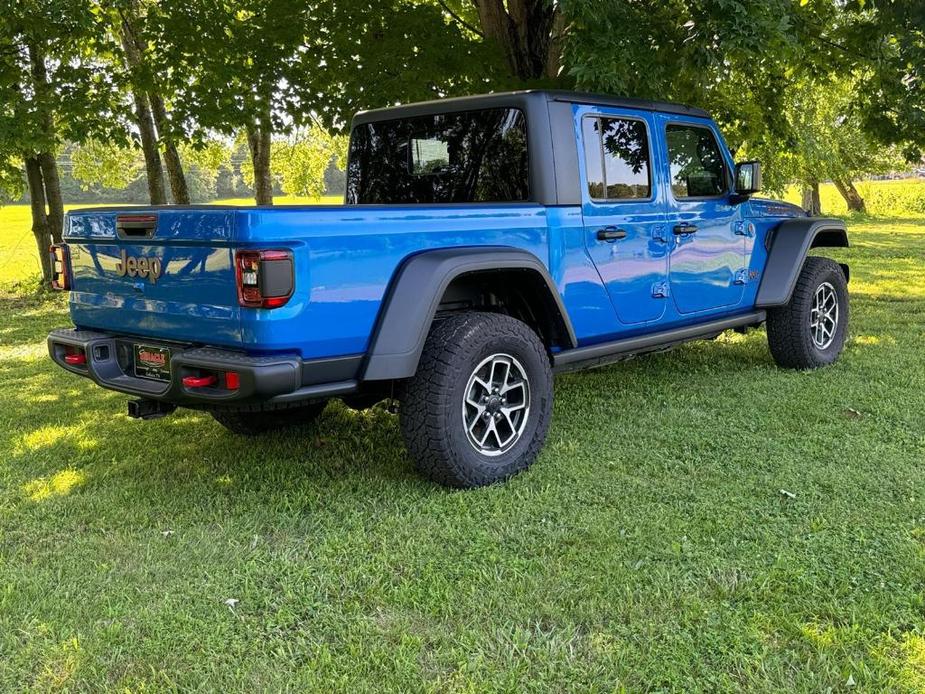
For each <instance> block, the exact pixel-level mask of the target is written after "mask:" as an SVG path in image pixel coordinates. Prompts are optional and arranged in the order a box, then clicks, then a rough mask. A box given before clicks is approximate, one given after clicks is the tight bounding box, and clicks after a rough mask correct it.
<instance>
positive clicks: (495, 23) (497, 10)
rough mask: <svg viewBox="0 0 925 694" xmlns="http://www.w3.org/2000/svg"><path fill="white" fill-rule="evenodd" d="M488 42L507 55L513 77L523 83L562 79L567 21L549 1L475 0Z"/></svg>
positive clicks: (506, 58)
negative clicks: (564, 36)
mask: <svg viewBox="0 0 925 694" xmlns="http://www.w3.org/2000/svg"><path fill="white" fill-rule="evenodd" d="M472 2H473V3H474V4H475V6H476V9H477V10H478V14H479V23H480V24H481V27H482V33H483V34H484V35H485V38H487V39H489V40H490V41H494V42H496V43H497V44H498V45H499V46H500V47H501V50H502V51H503V53H504V57H505V60H506V61H507V64H508V68H509V69H510V71H511V74H512V75H513V76H514V77H516V78H517V79H518V80H521V81H530V80H537V79H542V78H544V77H545V78H547V79H555V78H557V77H558V75H559V68H560V64H561V51H562V34H563V33H564V30H565V25H564V21H563V20H562V17H561V12H560V11H559V9H558V8H557V7H556V6H555V5H554V4H553V3H552V2H549V0H508V2H507V6H505V3H504V0H472Z"/></svg>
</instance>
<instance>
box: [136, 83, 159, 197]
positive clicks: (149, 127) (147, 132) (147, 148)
mask: <svg viewBox="0 0 925 694" xmlns="http://www.w3.org/2000/svg"><path fill="white" fill-rule="evenodd" d="M132 97H133V98H134V100H135V124H136V125H137V126H138V132H139V134H140V135H141V151H142V152H144V155H145V174H146V178H147V179H148V197H149V198H150V200H151V204H152V205H166V204H167V192H166V191H165V189H164V168H163V166H161V154H160V152H159V151H158V149H157V134H156V133H155V130H154V120H153V119H152V118H151V109H150V107H149V106H148V99H147V97H146V95H145V94H144V93H143V92H135V93H133V94H132Z"/></svg>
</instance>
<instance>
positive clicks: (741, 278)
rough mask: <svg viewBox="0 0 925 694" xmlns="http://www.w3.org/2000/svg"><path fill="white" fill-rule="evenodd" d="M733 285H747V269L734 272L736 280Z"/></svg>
mask: <svg viewBox="0 0 925 694" xmlns="http://www.w3.org/2000/svg"><path fill="white" fill-rule="evenodd" d="M733 284H748V269H747V268H742V269H741V270H736V278H735V282H734V283H733Z"/></svg>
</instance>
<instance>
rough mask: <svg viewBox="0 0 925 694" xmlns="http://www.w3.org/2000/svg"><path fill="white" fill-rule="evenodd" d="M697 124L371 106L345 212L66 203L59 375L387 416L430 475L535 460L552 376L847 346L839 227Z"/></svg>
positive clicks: (699, 114) (554, 98)
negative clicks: (389, 403) (716, 349)
mask: <svg viewBox="0 0 925 694" xmlns="http://www.w3.org/2000/svg"><path fill="white" fill-rule="evenodd" d="M760 181H761V169H760V165H759V164H758V163H757V162H741V163H739V164H736V163H734V162H733V160H732V157H731V155H730V152H729V149H728V148H727V147H726V145H725V144H724V141H723V137H722V135H721V133H720V131H719V129H718V128H717V126H716V124H715V123H714V122H713V120H711V118H710V116H709V115H708V114H707V113H706V112H705V111H702V110H700V109H698V108H693V107H689V106H684V105H678V104H670V103H657V102H648V101H640V100H632V99H618V98H612V97H607V96H600V95H591V94H582V93H575V92H561V91H521V92H511V93H503V94H491V95H486V96H475V97H464V98H458V99H445V100H439V101H433V102H427V103H421V104H412V105H407V106H398V107H393V108H387V109H381V110H375V111H367V112H361V113H359V114H357V115H356V117H355V118H354V120H353V123H352V130H351V139H350V150H349V161H348V166H347V176H346V193H345V203H346V204H345V205H336V206H335V205H325V206H291V207H290V206H274V207H228V206H183V207H181V206H159V207H142V208H138V207H123V208H95V209H85V210H78V211H74V212H70V213H69V214H68V216H67V223H66V228H65V233H64V243H63V244H62V245H59V246H54V247H52V249H51V254H52V261H53V263H54V273H55V274H54V281H53V285H54V286H55V287H57V288H59V289H64V290H67V291H69V306H70V315H71V319H72V321H73V323H74V325H75V327H74V328H73V329H60V330H55V331H53V332H52V333H51V334H50V335H49V337H48V348H49V352H50V355H51V358H52V359H53V360H54V361H55V362H56V363H57V364H58V365H60V366H61V367H62V368H64V369H66V370H68V371H70V372H72V373H74V374H78V375H80V376H85V377H88V378H90V379H92V380H93V381H94V382H95V383H97V384H98V385H100V386H103V387H104V388H110V389H112V390H117V391H120V392H122V393H127V394H130V395H132V396H134V398H135V399H134V400H132V401H131V402H129V414H130V415H132V416H135V417H139V418H142V419H148V418H154V417H159V416H163V415H165V414H168V413H170V412H171V411H173V410H174V409H175V408H176V407H178V406H180V407H188V408H196V409H200V410H206V411H208V412H210V413H211V414H212V415H213V416H214V418H215V419H216V420H217V421H218V422H219V423H221V424H222V425H224V426H225V427H227V428H228V429H230V430H231V431H233V432H237V433H240V434H258V433H260V432H263V431H267V430H269V429H274V428H278V427H282V426H285V425H289V424H294V423H300V422H307V421H310V420H312V419H313V418H315V417H317V416H318V415H319V414H320V412H321V411H322V409H323V408H324V405H325V403H326V402H327V401H328V400H329V399H331V398H341V399H343V400H344V402H345V403H347V404H348V405H349V406H351V407H356V408H362V407H368V406H370V405H371V404H374V403H375V402H378V401H380V400H383V399H387V398H391V399H392V400H393V401H397V402H398V403H400V420H401V430H402V433H403V437H404V440H405V443H406V446H407V449H408V451H409V453H410V456H411V458H412V459H413V460H414V462H415V464H416V465H417V467H418V469H419V470H420V471H422V472H423V473H424V474H426V475H427V476H429V477H430V478H431V479H433V480H435V481H437V482H439V483H442V484H446V485H450V486H456V487H473V486H479V485H484V484H488V483H491V482H495V481H497V480H501V479H505V478H507V477H509V476H511V475H513V474H515V473H517V472H519V471H521V470H523V469H524V468H526V467H527V466H528V465H530V463H531V462H532V461H533V459H534V458H535V457H536V455H537V453H538V452H539V450H540V448H541V447H542V445H543V442H544V440H545V437H546V432H547V428H548V425H549V420H550V415H551V411H552V402H553V374H554V373H555V372H560V371H564V370H571V369H580V368H585V367H591V366H598V365H602V364H607V363H610V362H614V361H617V360H620V359H623V358H626V357H628V356H632V355H636V354H641V353H644V352H650V351H655V350H663V349H666V348H668V347H672V346H674V345H677V344H680V343H683V342H686V341H689V340H695V339H710V338H714V337H716V336H717V335H719V334H720V333H722V332H723V331H726V330H730V329H735V330H740V331H744V330H746V329H748V328H753V327H757V326H760V325H761V324H766V326H767V336H768V342H769V346H770V352H771V355H772V357H773V359H774V360H775V361H776V362H777V363H778V364H779V365H781V366H784V367H790V368H798V369H808V368H815V367H819V366H823V365H826V364H830V363H832V362H833V361H835V360H836V359H837V358H838V355H839V354H840V352H841V350H842V347H843V345H844V343H845V337H846V330H847V325H848V293H847V283H848V268H847V267H846V266H842V265H839V264H837V263H835V262H833V261H831V260H828V259H826V258H822V257H818V256H815V255H810V254H809V252H810V249H812V248H814V247H817V246H847V245H848V237H847V232H846V229H845V225H844V224H843V222H841V221H840V220H837V219H823V218H812V217H807V216H806V214H805V213H804V212H803V211H802V210H801V209H799V208H798V207H795V206H793V205H789V204H786V203H783V202H774V201H770V200H763V199H758V198H756V197H754V193H756V192H757V191H758V190H759V189H760V185H761V183H760Z"/></svg>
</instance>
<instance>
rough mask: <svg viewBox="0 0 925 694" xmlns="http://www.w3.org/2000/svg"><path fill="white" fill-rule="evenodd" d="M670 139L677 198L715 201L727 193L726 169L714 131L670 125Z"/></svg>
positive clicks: (669, 156) (668, 133)
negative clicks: (714, 199)
mask: <svg viewBox="0 0 925 694" xmlns="http://www.w3.org/2000/svg"><path fill="white" fill-rule="evenodd" d="M667 139H668V163H669V165H670V167H671V192H672V194H673V195H674V197H675V198H677V199H679V200H680V199H682V198H706V197H716V196H719V195H722V194H723V193H725V192H726V166H725V164H724V163H723V157H722V155H721V154H720V150H719V145H718V144H717V142H716V138H715V137H714V136H713V131H712V130H710V129H709V128H703V127H699V126H696V125H669V126H668V128H667Z"/></svg>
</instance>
